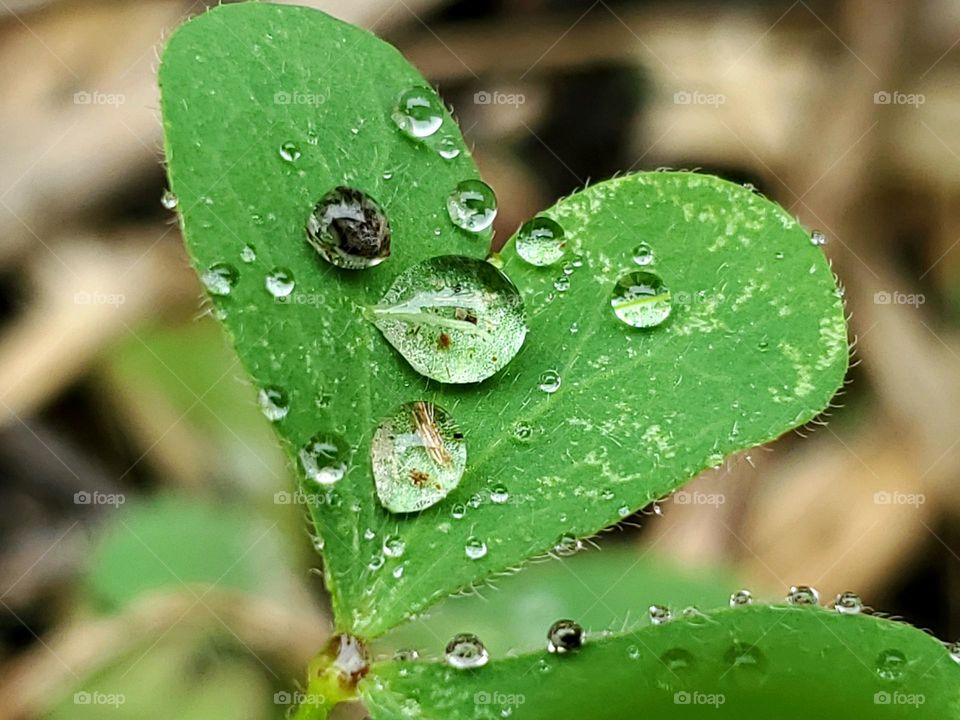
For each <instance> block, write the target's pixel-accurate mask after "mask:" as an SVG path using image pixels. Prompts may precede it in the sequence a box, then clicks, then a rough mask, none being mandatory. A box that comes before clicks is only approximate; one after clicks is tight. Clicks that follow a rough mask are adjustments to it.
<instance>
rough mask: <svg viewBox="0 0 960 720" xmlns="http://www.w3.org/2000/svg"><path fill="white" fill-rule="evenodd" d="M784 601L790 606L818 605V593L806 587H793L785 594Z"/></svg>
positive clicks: (814, 589)
mask: <svg viewBox="0 0 960 720" xmlns="http://www.w3.org/2000/svg"><path fill="white" fill-rule="evenodd" d="M786 600H787V603H789V604H790V605H819V604H820V593H819V592H817V589H816V588H813V587H809V586H807V585H794V586H793V587H791V588H790V592H789V593H787V598H786Z"/></svg>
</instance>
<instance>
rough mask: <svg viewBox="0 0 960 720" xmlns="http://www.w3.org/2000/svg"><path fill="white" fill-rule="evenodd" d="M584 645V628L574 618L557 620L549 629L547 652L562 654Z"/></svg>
mask: <svg viewBox="0 0 960 720" xmlns="http://www.w3.org/2000/svg"><path fill="white" fill-rule="evenodd" d="M582 645H583V628H582V627H580V625H578V624H577V623H575V622H574V621H573V620H557V621H556V622H555V623H554V624H553V625H551V626H550V630H549V631H547V652H549V653H556V654H557V655H562V654H563V653H568V652H573V651H574V650H579V649H580V648H581V646H582Z"/></svg>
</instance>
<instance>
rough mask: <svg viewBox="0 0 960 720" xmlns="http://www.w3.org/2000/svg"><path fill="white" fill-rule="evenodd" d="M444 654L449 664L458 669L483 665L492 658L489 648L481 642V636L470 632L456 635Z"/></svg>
mask: <svg viewBox="0 0 960 720" xmlns="http://www.w3.org/2000/svg"><path fill="white" fill-rule="evenodd" d="M443 656H444V659H445V660H446V661H447V665H449V666H450V667H453V668H456V669H457V670H472V669H474V668H479V667H483V666H484V665H486V664H487V661H488V660H489V659H490V656H489V654H488V653H487V648H486V647H484V645H483V643H482V642H480V638H478V637H477V636H476V635H473V634H470V633H461V634H459V635H455V636H454V637H453V639H452V640H451V641H450V642H449V643H447V647H446V650H445V651H444V655H443Z"/></svg>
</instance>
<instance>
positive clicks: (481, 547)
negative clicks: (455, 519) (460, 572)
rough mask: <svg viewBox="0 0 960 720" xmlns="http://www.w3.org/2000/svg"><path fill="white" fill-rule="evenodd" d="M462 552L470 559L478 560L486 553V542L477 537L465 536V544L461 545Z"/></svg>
mask: <svg viewBox="0 0 960 720" xmlns="http://www.w3.org/2000/svg"><path fill="white" fill-rule="evenodd" d="M463 552H464V554H465V555H466V556H467V557H468V558H470V559H471V560H479V559H480V558H482V557H486V555H487V544H486V543H485V542H484V541H483V540H481V539H480V538H478V537H474V536H472V535H471V536H470V537H468V538H467V543H466V545H464V546H463Z"/></svg>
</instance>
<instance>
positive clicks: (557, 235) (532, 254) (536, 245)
mask: <svg viewBox="0 0 960 720" xmlns="http://www.w3.org/2000/svg"><path fill="white" fill-rule="evenodd" d="M566 244H567V243H566V239H565V238H564V236H563V228H562V227H560V225H559V223H557V222H556V221H555V220H552V219H550V218H548V217H546V216H545V215H540V216H539V217H535V218H533V219H532V220H529V221H527V222H526V223H525V224H524V225H523V226H522V227H521V228H520V230H519V231H518V232H517V245H516V247H517V254H518V255H519V256H520V257H521V258H523V259H524V260H526V261H527V262H528V263H530V264H531V265H536V266H538V267H543V266H546V265H553V264H554V263H557V262H559V261H560V260H561V258H563V255H564V253H565V252H566Z"/></svg>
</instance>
